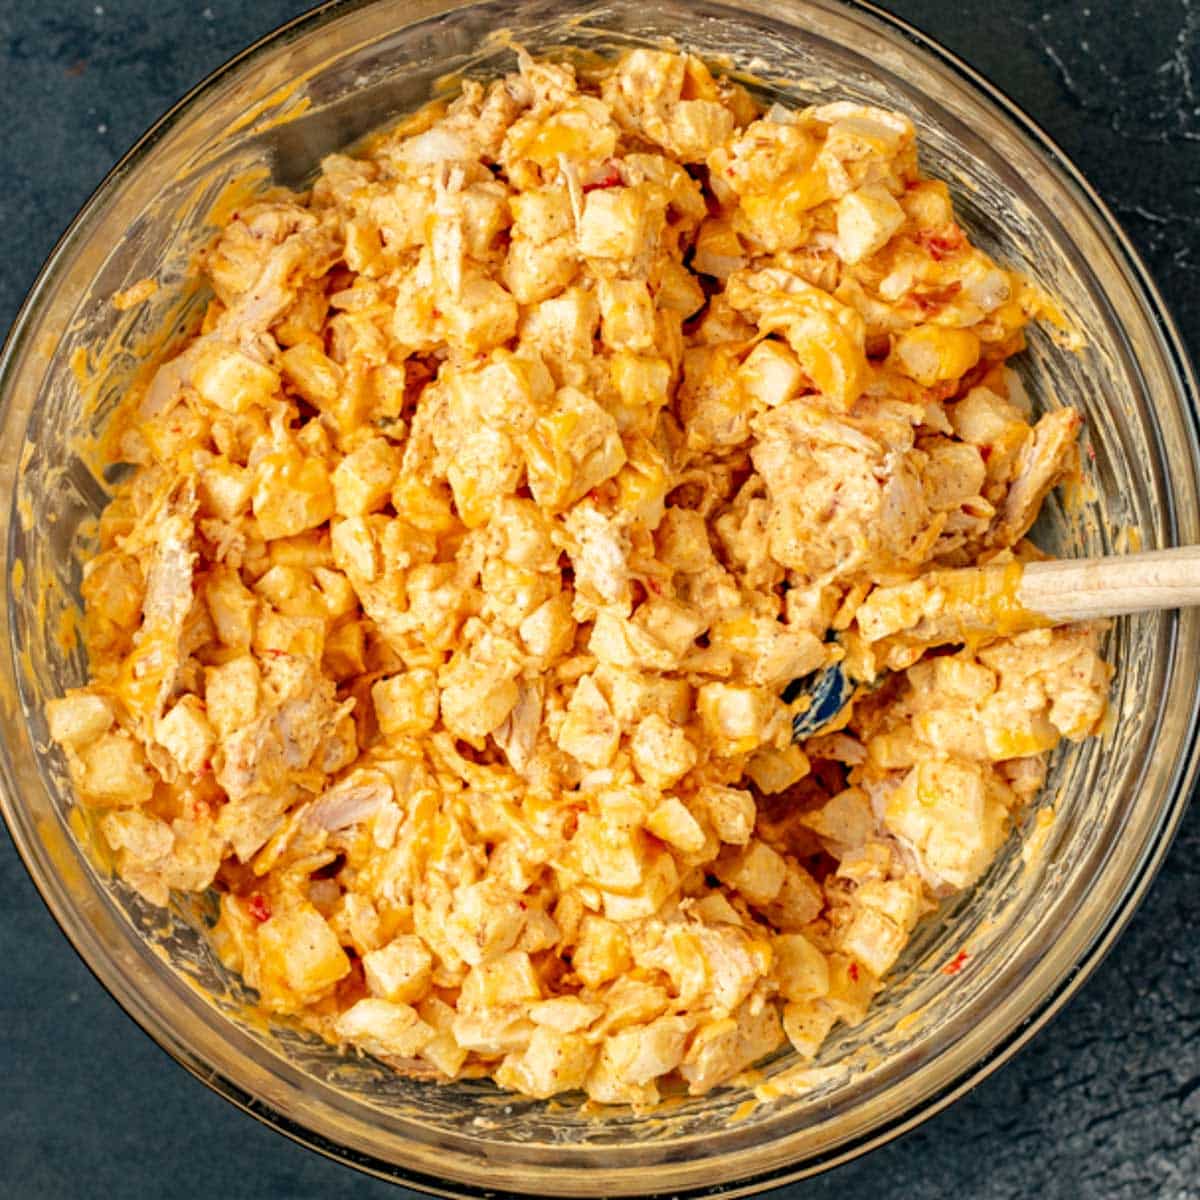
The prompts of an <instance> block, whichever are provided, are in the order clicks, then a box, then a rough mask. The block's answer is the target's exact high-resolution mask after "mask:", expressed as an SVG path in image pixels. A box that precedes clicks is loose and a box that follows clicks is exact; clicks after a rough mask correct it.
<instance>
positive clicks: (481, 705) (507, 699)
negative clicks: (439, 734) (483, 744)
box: [439, 652, 519, 741]
mask: <svg viewBox="0 0 1200 1200" xmlns="http://www.w3.org/2000/svg"><path fill="white" fill-rule="evenodd" d="M515 676H516V668H515V667H514V666H503V665H500V664H496V665H493V664H489V663H483V662H478V661H476V660H475V659H473V658H471V657H470V656H469V655H467V654H463V653H461V652H460V653H458V654H456V655H455V656H454V658H452V659H451V660H450V664H449V665H448V666H446V667H443V668H442V673H441V677H440V681H439V682H440V684H441V689H442V695H441V712H442V720H443V722H445V725H446V728H447V729H449V730H450V732H451V733H453V734H455V735H456V736H458V737H462V738H465V739H467V740H468V741H471V740H477V739H482V738H485V737H486V736H487V735H488V734H489V733H491V732H492V730H493V729H495V728H496V726H498V725H499V724H500V723H501V722H502V721H503V720H504V719H505V718H506V717H507V716H508V714H509V713H510V712H512V710H513V705H515V704H516V702H517V697H518V695H519V689H518V687H517V683H516V679H515Z"/></svg>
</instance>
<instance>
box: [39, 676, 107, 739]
mask: <svg viewBox="0 0 1200 1200" xmlns="http://www.w3.org/2000/svg"><path fill="white" fill-rule="evenodd" d="M113 715H114V714H113V706H112V702H111V701H110V700H108V699H107V698H106V697H104V696H98V695H96V694H95V692H89V691H85V690H83V689H82V688H80V689H74V690H72V691H69V692H68V693H67V694H66V695H65V696H63V697H62V698H61V699H58V700H50V701H49V702H48V703H47V704H46V720H47V722H48V723H49V726H50V736H51V737H52V738H53V739H54V740H55V741H56V742H58V743H59V745H61V746H69V747H71V748H72V749H78V748H79V747H80V746H84V745H86V744H87V743H88V742H94V741H95V740H96V739H97V738H98V737H99V736H100V735H101V734H102V733H107V732H108V728H109V726H110V725H111V724H112V723H113Z"/></svg>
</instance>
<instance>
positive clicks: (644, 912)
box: [601, 850, 679, 921]
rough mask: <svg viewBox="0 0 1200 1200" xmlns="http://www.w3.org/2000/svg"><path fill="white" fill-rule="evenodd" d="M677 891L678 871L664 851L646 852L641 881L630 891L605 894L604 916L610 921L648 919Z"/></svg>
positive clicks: (673, 860) (670, 855) (673, 861)
mask: <svg viewBox="0 0 1200 1200" xmlns="http://www.w3.org/2000/svg"><path fill="white" fill-rule="evenodd" d="M678 888H679V868H678V867H677V866H676V864H675V858H674V856H673V855H672V854H671V853H670V852H669V851H667V850H658V851H654V850H650V851H648V852H647V853H646V855H645V858H644V866H643V870H642V878H641V881H640V882H639V884H638V885H637V888H636V889H635V890H634V891H620V892H612V891H605V892H602V893H601V895H602V896H603V899H604V915H605V916H606V917H608V918H609V919H610V920H613V921H636V920H639V919H640V918H642V917H652V916H654V914H655V913H656V912H658V910H659V909H660V908H662V906H663V905H664V904H666V903H667V901H668V900H670V899H671V897H672V896H674V895H675V893H676V891H677V890H678Z"/></svg>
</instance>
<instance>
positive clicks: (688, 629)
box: [633, 599, 708, 658]
mask: <svg viewBox="0 0 1200 1200" xmlns="http://www.w3.org/2000/svg"><path fill="white" fill-rule="evenodd" d="M633 619H634V623H635V624H637V625H638V626H640V627H641V628H642V629H644V630H645V631H646V632H647V633H648V634H650V636H651V637H652V638H654V640H655V641H656V642H658V644H659V645H660V646H665V647H666V649H667V650H668V651H670V653H671V654H672V655H673V656H674V657H676V658H682V657H683V656H684V655H685V654H687V652H688V651H689V650H691V648H692V643H693V642H694V641H695V640H696V639H697V638H698V637H699V636H700V635H701V634H702V633H703V632H704V630H705V629H706V628H707V627H708V621H707V619H706V618H705V617H703V616H702V615H701V614H700V613H699V612H698V611H697V610H696V609H695V608H693V607H692V606H691V605H689V604H683V603H681V602H680V601H678V600H667V599H661V600H647V601H645V602H644V603H643V604H641V605H639V606H638V610H637V612H636V613H635V614H634V618H633Z"/></svg>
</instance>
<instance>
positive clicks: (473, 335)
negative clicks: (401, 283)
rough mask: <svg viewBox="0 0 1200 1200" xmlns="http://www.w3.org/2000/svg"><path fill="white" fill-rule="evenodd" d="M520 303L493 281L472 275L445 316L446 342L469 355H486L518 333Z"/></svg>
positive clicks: (443, 315)
mask: <svg viewBox="0 0 1200 1200" xmlns="http://www.w3.org/2000/svg"><path fill="white" fill-rule="evenodd" d="M517 311H518V310H517V302H516V300H514V299H513V297H512V295H511V294H510V293H509V292H508V291H506V290H505V289H504V288H503V287H502V286H501V285H500V284H498V283H497V282H496V281H495V280H493V279H488V278H486V277H485V276H483V275H472V276H470V277H469V278H468V279H467V280H466V281H465V282H464V283H463V288H462V294H461V295H460V296H459V297H457V298H456V299H455V301H454V303H453V304H452V305H451V306H450V307H449V309H448V311H446V312H444V313H443V314H442V320H443V322H444V324H445V328H446V340H447V341H448V342H449V343H450V344H451V345H452V346H454V347H455V348H456V349H459V350H462V351H463V352H464V353H466V354H485V353H486V352H487V351H488V350H491V349H493V348H494V347H496V346H499V345H502V344H503V343H504V342H507V341H508V340H509V339H510V338H512V337H513V336H515V334H516V332H517Z"/></svg>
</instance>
